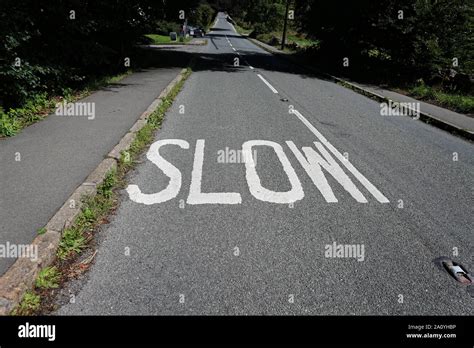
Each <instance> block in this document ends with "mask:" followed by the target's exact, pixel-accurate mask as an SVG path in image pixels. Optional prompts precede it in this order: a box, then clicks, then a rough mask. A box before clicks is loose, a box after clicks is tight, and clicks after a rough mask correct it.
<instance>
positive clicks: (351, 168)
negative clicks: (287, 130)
mask: <svg viewBox="0 0 474 348" xmlns="http://www.w3.org/2000/svg"><path fill="white" fill-rule="evenodd" d="M259 76H260V75H259ZM292 113H293V114H295V115H296V116H297V117H298V118H299V119H300V120H301V122H303V123H304V125H305V126H306V127H308V129H309V130H310V131H311V132H312V133H313V134H314V135H315V136H316V137H317V138H318V139H319V141H320V142H321V143H322V144H324V145H325V146H326V147H327V148H328V149H329V150H330V151H331V152H332V153H333V154H334V156H336V157H337V158H338V159H339V161H341V162H342V164H344V166H345V167H346V168H347V169H348V170H349V171H350V172H351V173H352V174H353V175H354V176H355V177H356V178H357V179H358V180H359V181H360V183H361V184H362V185H364V187H365V188H366V189H367V190H368V191H369V192H370V193H371V194H372V195H373V196H374V197H375V198H376V199H377V200H378V201H379V202H380V203H389V202H390V201H389V200H388V199H387V197H385V196H384V195H383V194H382V193H381V192H380V191H379V190H378V189H377V188H376V187H375V186H374V185H373V184H372V183H371V182H370V181H369V180H367V178H366V177H365V176H364V175H362V174H361V173H360V172H359V171H358V170H357V169H356V168H355V167H354V166H353V165H352V164H351V162H349V161H348V160H347V159H346V158H345V157H344V156H343V155H342V154H341V153H340V152H339V151H338V150H337V149H336V148H335V147H334V146H333V145H332V144H331V143H330V142H329V141H328V140H327V139H326V138H325V137H324V135H322V134H321V133H319V131H318V130H317V129H316V128H315V127H314V126H313V125H312V124H311V123H310V122H309V121H308V120H307V119H306V118H305V117H304V116H303V115H302V114H301V113H300V112H299V111H298V110H295V109H292Z"/></svg>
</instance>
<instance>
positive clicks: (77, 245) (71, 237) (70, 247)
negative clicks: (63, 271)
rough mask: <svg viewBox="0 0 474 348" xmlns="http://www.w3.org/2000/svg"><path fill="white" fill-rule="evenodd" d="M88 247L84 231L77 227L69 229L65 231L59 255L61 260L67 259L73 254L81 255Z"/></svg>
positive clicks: (60, 242)
mask: <svg viewBox="0 0 474 348" xmlns="http://www.w3.org/2000/svg"><path fill="white" fill-rule="evenodd" d="M85 247H86V239H85V238H84V235H83V234H82V230H81V229H79V228H77V227H72V228H67V229H65V230H64V232H63V234H62V237H61V240H60V241H59V248H58V251H57V255H58V257H59V259H61V260H64V259H66V258H67V257H68V256H69V255H70V254H71V253H80V252H81V250H82V249H84V248H85Z"/></svg>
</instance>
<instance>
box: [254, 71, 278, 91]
mask: <svg viewBox="0 0 474 348" xmlns="http://www.w3.org/2000/svg"><path fill="white" fill-rule="evenodd" d="M257 76H258V77H259V78H260V80H262V81H263V82H264V83H265V84H266V85H267V86H268V88H270V89H271V90H272V92H273V93H278V91H277V90H276V89H275V87H273V86H272V85H271V84H270V83H269V82H268V81H267V80H265V79H264V78H263V76H262V75H260V74H257Z"/></svg>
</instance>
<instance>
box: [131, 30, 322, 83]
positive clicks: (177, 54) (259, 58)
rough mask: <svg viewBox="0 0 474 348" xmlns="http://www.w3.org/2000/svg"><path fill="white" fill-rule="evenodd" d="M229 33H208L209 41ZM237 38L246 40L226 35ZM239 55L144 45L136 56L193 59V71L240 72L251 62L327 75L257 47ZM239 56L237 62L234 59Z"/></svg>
mask: <svg viewBox="0 0 474 348" xmlns="http://www.w3.org/2000/svg"><path fill="white" fill-rule="evenodd" d="M225 36H226V35H222V34H210V35H207V38H208V42H209V43H208V44H212V45H214V46H215V47H216V48H217V46H216V44H215V42H214V41H218V40H222V38H223V37H225ZM230 36H231V37H233V38H235V40H237V43H235V46H236V47H239V44H238V40H247V39H246V38H244V37H242V36H237V35H227V37H230ZM239 53H240V55H237V54H235V53H221V52H217V53H202V52H197V51H193V50H191V49H188V48H187V46H181V47H176V48H174V47H173V48H168V47H166V48H151V47H148V48H142V49H141V50H140V52H139V53H138V55H137V57H136V59H137V60H138V61H139V64H140V66H141V67H143V68H172V67H181V68H185V67H187V66H188V65H189V62H190V61H191V60H193V71H229V72H238V71H242V70H243V69H247V67H248V65H249V64H250V65H252V66H253V67H254V68H255V69H265V70H269V71H279V72H284V73H289V74H297V75H300V76H301V77H303V78H305V77H317V78H320V79H325V77H324V75H323V74H317V73H315V72H313V71H310V70H307V69H305V68H302V67H300V66H298V65H296V64H294V63H291V62H289V61H288V60H287V59H286V58H285V57H280V56H278V55H272V54H269V53H266V52H265V53H263V52H262V53H259V52H255V51H245V50H239ZM236 58H238V59H239V60H238V64H237V66H236V61H235V59H236Z"/></svg>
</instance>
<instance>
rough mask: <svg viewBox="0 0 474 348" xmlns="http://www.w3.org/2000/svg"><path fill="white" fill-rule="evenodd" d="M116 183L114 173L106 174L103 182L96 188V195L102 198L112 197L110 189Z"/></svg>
mask: <svg viewBox="0 0 474 348" xmlns="http://www.w3.org/2000/svg"><path fill="white" fill-rule="evenodd" d="M116 182H117V178H116V171H115V170H111V171H109V172H108V173H107V175H106V176H105V178H104V181H103V182H102V184H101V185H99V187H98V188H97V193H98V194H99V195H102V196H104V197H105V198H110V197H111V196H112V189H113V187H114V186H115V184H116Z"/></svg>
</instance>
